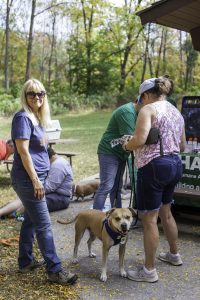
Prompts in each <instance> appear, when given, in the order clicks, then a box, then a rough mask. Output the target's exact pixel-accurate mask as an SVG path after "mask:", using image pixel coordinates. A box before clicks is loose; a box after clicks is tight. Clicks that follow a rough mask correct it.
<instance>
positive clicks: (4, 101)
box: [0, 94, 20, 116]
mask: <svg viewBox="0 0 200 300" xmlns="http://www.w3.org/2000/svg"><path fill="white" fill-rule="evenodd" d="M19 107H20V100H19V99H18V98H16V99H14V98H13V96H12V95H8V94H2V95H0V114H1V115H2V116H11V115H12V114H14V113H15V112H16V111H17V110H19Z"/></svg>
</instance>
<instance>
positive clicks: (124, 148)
mask: <svg viewBox="0 0 200 300" xmlns="http://www.w3.org/2000/svg"><path fill="white" fill-rule="evenodd" d="M127 144H128V141H126V142H124V143H123V145H122V148H123V150H124V151H126V152H131V150H128V149H127V148H126V145H127Z"/></svg>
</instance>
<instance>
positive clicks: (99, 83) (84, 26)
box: [0, 0, 200, 115]
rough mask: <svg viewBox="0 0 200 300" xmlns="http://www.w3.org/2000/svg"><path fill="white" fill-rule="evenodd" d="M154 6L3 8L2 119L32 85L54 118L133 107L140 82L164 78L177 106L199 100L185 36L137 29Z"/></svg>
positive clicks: (43, 3)
mask: <svg viewBox="0 0 200 300" xmlns="http://www.w3.org/2000/svg"><path fill="white" fill-rule="evenodd" d="M119 2H120V5H119ZM153 2H155V1H142V0H121V1H117V0H116V1H114V0H68V1H61V0H15V1H14V0H1V2H0V112H1V114H3V115H10V114H12V113H13V112H14V111H16V109H17V108H18V106H19V99H18V98H19V92H20V89H21V86H22V84H23V83H24V81H25V80H26V79H28V78H30V77H35V78H37V79H39V80H41V81H42V82H43V83H44V85H45V87H46V89H47V91H48V95H49V98H50V101H51V108H52V111H53V113H54V114H56V113H61V112H63V110H71V109H80V108H88V107H90V108H98V109H102V108H111V107H114V106H116V105H119V104H121V103H123V102H127V101H130V100H133V99H134V98H135V97H136V96H137V94H138V87H139V85H140V83H141V82H142V81H143V80H144V79H146V78H148V77H157V76H160V75H164V74H168V75H170V77H171V78H172V79H173V80H174V83H175V92H174V95H173V96H174V98H175V99H176V100H177V101H179V102H180V101H181V98H182V96H183V95H200V80H199V77H200V75H199V74H200V66H199V54H198V52H196V51H195V50H194V49H193V46H192V43H191V39H190V36H189V34H186V33H184V32H181V31H178V30H173V29H170V28H166V27H162V26H159V25H155V24H148V25H147V26H146V27H144V28H143V27H142V26H141V22H140V18H139V17H138V16H137V15H136V13H137V12H138V11H139V10H141V9H143V8H144V7H147V6H149V5H150V4H152V3H153Z"/></svg>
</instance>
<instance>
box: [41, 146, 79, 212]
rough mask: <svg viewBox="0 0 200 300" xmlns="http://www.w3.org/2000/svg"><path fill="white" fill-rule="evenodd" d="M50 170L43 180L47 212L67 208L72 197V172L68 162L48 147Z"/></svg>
mask: <svg viewBox="0 0 200 300" xmlns="http://www.w3.org/2000/svg"><path fill="white" fill-rule="evenodd" d="M47 151H48V155H49V159H50V164H51V166H50V170H49V173H48V176H47V178H46V180H45V195H46V201H47V206H48V210H49V212H52V211H56V210H61V209H65V208H68V206H69V202H70V199H71V197H72V186H73V172H72V168H71V166H70V163H69V162H68V161H67V160H66V159H65V158H64V157H61V156H58V155H57V154H56V152H55V151H54V150H53V149H52V148H50V147H49V148H48V149H47Z"/></svg>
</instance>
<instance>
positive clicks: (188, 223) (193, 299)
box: [51, 200, 200, 300]
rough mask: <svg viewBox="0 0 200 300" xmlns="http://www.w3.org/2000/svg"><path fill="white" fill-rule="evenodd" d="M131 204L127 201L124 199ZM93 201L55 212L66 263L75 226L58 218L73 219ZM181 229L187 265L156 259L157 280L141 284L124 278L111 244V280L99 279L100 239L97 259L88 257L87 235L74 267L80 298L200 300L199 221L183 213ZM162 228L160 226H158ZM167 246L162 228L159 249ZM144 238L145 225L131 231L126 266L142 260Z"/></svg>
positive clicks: (59, 244)
mask: <svg viewBox="0 0 200 300" xmlns="http://www.w3.org/2000/svg"><path fill="white" fill-rule="evenodd" d="M123 203H124V206H128V200H123ZM91 204H92V202H91V201H84V202H72V203H71V205H70V207H69V208H68V209H67V210H63V211H60V212H55V213H52V214H51V216H52V222H53V230H54V236H55V242H56V247H57V249H58V254H59V255H60V256H61V258H62V260H63V262H64V265H65V266H67V265H68V264H69V262H70V259H71V257H72V253H73V246H74V225H73V224H70V225H61V224H58V223H57V222H56V220H57V219H58V218H67V219H69V218H71V217H72V216H74V215H76V214H77V213H78V212H79V211H81V210H84V209H88V208H89V207H90V206H91ZM177 223H178V228H179V246H180V253H181V255H182V258H183V262H184V264H183V265H182V266H179V267H174V266H171V265H168V264H166V263H163V262H161V261H159V260H157V261H156V267H157V271H158V274H159V281H158V282H157V283H153V284H152V283H138V282H133V281H130V280H128V279H126V278H121V277H120V276H119V272H118V246H115V247H112V248H111V250H110V254H109V262H108V280H107V282H106V283H102V282H101V281H100V280H99V276H100V271H101V242H100V241H98V240H96V241H95V242H94V247H93V250H94V252H96V254H97V257H96V258H89V257H88V252H87V243H86V241H87V238H88V235H87V234H85V236H84V238H83V239H82V241H81V244H80V247H79V258H80V261H79V264H78V265H76V266H71V265H70V268H72V269H73V270H74V271H75V272H77V273H78V275H79V283H78V288H80V287H81V288H80V299H84V300H96V299H98V300H100V299H101V300H104V299H115V300H121V299H123V300H129V299H133V300H167V299H177V300H198V299H200V220H199V218H198V217H196V218H194V217H193V218H191V219H190V218H188V217H187V218H186V215H182V216H180V217H179V218H177ZM159 227H160V226H159ZM166 249H167V242H166V240H165V237H164V236H163V232H162V230H161V228H160V245H159V251H163V250H166ZM142 260H143V241H142V227H141V226H139V227H138V228H137V229H133V230H131V231H130V233H129V241H128V243H127V251H126V258H125V265H126V269H127V270H128V269H131V268H134V267H135V266H136V265H138V264H140V263H142Z"/></svg>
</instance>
